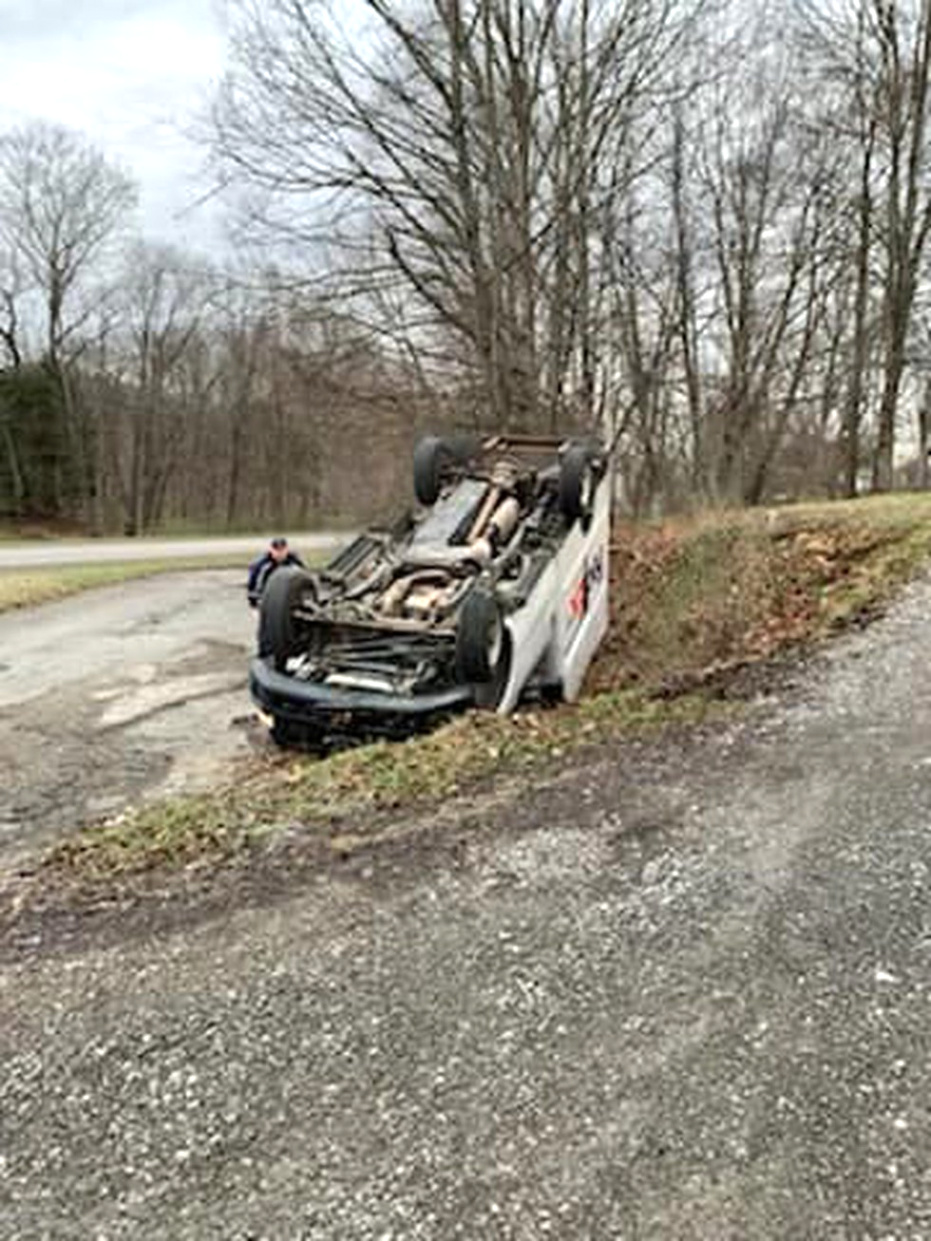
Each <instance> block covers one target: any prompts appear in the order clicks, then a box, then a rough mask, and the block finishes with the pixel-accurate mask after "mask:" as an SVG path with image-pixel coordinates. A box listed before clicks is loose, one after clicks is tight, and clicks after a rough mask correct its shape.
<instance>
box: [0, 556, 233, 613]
mask: <svg viewBox="0 0 931 1241" xmlns="http://www.w3.org/2000/svg"><path fill="white" fill-rule="evenodd" d="M222 568H242V556H241V555H240V556H235V557H234V556H230V555H229V554H225V555H220V556H201V557H195V556H186V557H183V558H179V559H177V560H134V561H121V562H120V563H118V564H87V565H56V566H49V567H48V568H45V567H42V568H38V569H0V612H9V611H11V610H12V609H14V608H26V607H34V606H35V605H36V604H39V603H49V602H51V601H52V600H55V599H64V598H67V596H68V595H74V594H78V593H79V592H80V591H83V590H91V589H93V588H94V587H97V586H112V585H115V584H116V583H118V582H126V581H130V580H131V579H133V578H140V577H152V576H153V575H154V574H156V573H172V572H182V571H184V570H185V569H222Z"/></svg>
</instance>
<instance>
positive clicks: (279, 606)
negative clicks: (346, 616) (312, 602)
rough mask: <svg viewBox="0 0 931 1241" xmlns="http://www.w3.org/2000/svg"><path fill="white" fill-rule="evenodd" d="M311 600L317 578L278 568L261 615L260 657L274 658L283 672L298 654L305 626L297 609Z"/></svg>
mask: <svg viewBox="0 0 931 1241" xmlns="http://www.w3.org/2000/svg"><path fill="white" fill-rule="evenodd" d="M308 597H310V598H311V599H312V598H313V597H314V579H313V577H312V576H311V575H310V574H309V573H308V572H307V571H306V570H305V569H299V568H293V567H285V568H281V569H276V570H275V571H274V573H272V575H271V577H269V579H268V581H267V582H266V584H265V589H264V591H263V592H262V602H261V610H260V612H259V657H260V658H262V659H264V658H266V657H267V656H269V655H270V656H271V658H272V662H273V663H274V665H275V667H276V668H277V669H278V671H279V672H281V671H283V670H284V667H285V665H286V664H287V662H288V660H289V659H290V658H291V656H292V655H294V654H295V653H296V648H297V645H298V642H299V640H300V635H301V626H300V625H299V624H298V623H297V622H296V620H295V617H294V610H295V608H297V607H298V606H299V605H300V603H301V602H302V601H303V600H304V599H307V598H308Z"/></svg>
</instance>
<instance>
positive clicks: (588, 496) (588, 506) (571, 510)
mask: <svg viewBox="0 0 931 1241" xmlns="http://www.w3.org/2000/svg"><path fill="white" fill-rule="evenodd" d="M597 484H598V480H597V478H596V476H595V469H594V465H593V462H592V456H591V452H590V451H589V449H588V448H586V446H585V445H584V444H570V445H569V447H568V448H567V449H566V451H565V453H564V454H563V458H562V461H561V462H560V463H559V507H560V510H561V512H562V515H563V517H565V519H566V521H567V522H568V523H569V524H570V525H571V524H572V523H573V522H574V521H579V522H581V524H582V529H583V530H587V529H588V527H589V526H590V525H591V520H592V512H593V511H594V507H595V488H596V486H597Z"/></svg>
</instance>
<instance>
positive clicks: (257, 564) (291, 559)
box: [246, 552, 304, 608]
mask: <svg viewBox="0 0 931 1241" xmlns="http://www.w3.org/2000/svg"><path fill="white" fill-rule="evenodd" d="M286 564H287V565H295V564H296V565H300V567H301V568H303V567H304V562H303V560H301V558H300V556H298V555H296V554H295V553H294V552H288V554H287V556H285V558H284V559H283V560H276V559H275V558H274V556H273V555H272V554H271V552H265V553H263V555H261V556H259V558H258V559H257V560H253V562H252V564H251V565H249V580H248V581H247V583H246V592H247V593H248V596H249V606H250V607H252V608H256V607H258V605H259V601H260V600H261V598H262V591H263V590H264V589H265V586H266V584H267V582H268V579H269V578H270V577H271V575H272V574H273V573H274V572H275V570H276V569H279V568H281V566H282V565H286Z"/></svg>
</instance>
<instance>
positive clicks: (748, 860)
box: [0, 586, 931, 1241]
mask: <svg viewBox="0 0 931 1241" xmlns="http://www.w3.org/2000/svg"><path fill="white" fill-rule="evenodd" d="M929 616H931V589H929V588H928V587H927V586H921V587H919V588H916V589H914V590H913V591H912V592H911V594H910V595H909V597H908V598H907V600H906V601H905V602H904V603H903V605H902V606H901V607H900V608H898V609H897V610H896V611H895V613H894V614H892V615H891V616H890V617H889V618H888V619H887V620H886V621H885V622H883V623H881V624H879V625H878V626H876V627H875V628H873V629H872V630H870V631H869V632H867V633H865V634H859V635H856V636H853V637H851V638H849V639H846V640H844V641H843V642H842V643H840V644H839V645H838V647H837V648H836V650H835V653H834V654H833V655H832V656H831V657H830V658H829V659H828V660H827V662H826V664H825V665H824V667H822V668H821V670H820V671H818V672H813V673H811V674H810V679H808V680H807V682H806V684H805V685H804V687H803V689H802V690H800V691H795V692H791V693H786V694H785V695H784V696H783V697H782V698H778V697H777V699H776V700H775V701H774V702H772V703H771V704H770V706H769V707H768V708H766V709H762V710H760V711H758V712H757V713H756V714H755V715H754V716H753V717H752V718H751V719H749V720H747V721H745V722H743V723H734V724H732V725H729V726H726V727H722V728H721V729H720V730H712V731H710V732H709V733H707V734H706V735H705V736H704V737H703V738H699V739H698V740H696V741H694V742H693V743H691V744H689V743H678V742H673V741H671V740H667V741H665V742H662V743H651V744H646V743H642V744H641V745H639V746H630V747H627V748H624V749H619V750H618V752H617V753H616V755H614V756H612V757H610V758H609V759H608V760H607V761H605V762H602V763H600V764H599V765H596V766H592V767H588V768H582V769H579V770H568V771H564V772H562V773H557V772H553V773H552V774H551V775H550V776H549V778H548V779H547V780H546V781H543V782H541V783H540V784H539V785H538V786H537V787H536V788H535V789H534V790H533V791H532V793H530V794H525V795H522V796H520V797H518V798H513V797H511V798H510V799H509V798H508V796H507V795H506V793H505V791H504V790H502V791H501V792H500V801H499V804H498V805H497V806H496V805H495V804H494V801H493V799H490V798H486V800H485V801H484V802H483V803H481V804H479V805H477V806H476V807H475V808H473V810H472V811H470V810H469V808H468V807H465V808H464V809H463V815H464V819H463V823H462V825H461V828H460V829H459V831H458V832H457V833H454V840H453V842H452V843H451V844H450V847H449V848H448V849H445V850H444V849H442V848H439V847H436V848H435V849H434V850H433V851H432V852H431V851H430V850H429V849H427V848H426V846H425V845H423V844H422V845H421V847H419V848H415V847H414V845H413V844H409V845H408V846H407V847H406V848H405V847H402V846H401V845H398V844H396V845H395V846H393V847H392V848H391V849H390V850H387V849H386V850H383V851H382V852H380V853H379V852H376V853H375V854H373V855H371V856H370V857H369V858H368V859H360V860H359V861H358V862H356V863H353V864H350V865H347V866H346V867H345V868H344V869H343V870H342V871H337V872H333V873H325V874H320V875H319V876H318V878H316V879H315V880H308V881H306V882H304V883H303V885H302V886H299V887H297V888H293V889H292V891H291V894H290V896H289V897H288V898H287V899H283V900H281V901H279V902H278V903H274V902H272V901H271V900H268V901H265V902H264V903H263V905H262V907H257V906H256V905H254V904H253V905H252V906H249V907H247V906H242V907H241V908H239V909H238V910H237V909H236V908H235V906H234V905H232V904H231V905H230V907H229V909H228V911H227V912H226V913H225V914H224V916H223V917H216V918H214V919H213V921H211V922H209V923H207V924H200V923H198V922H196V921H191V922H188V923H183V922H182V923H181V924H179V925H177V926H176V928H175V929H174V930H173V931H171V930H164V931H163V932H162V933H158V932H157V925H156V924H153V925H152V926H151V928H150V933H149V934H148V935H146V936H143V937H136V938H134V939H133V940H132V941H131V942H129V943H126V944H124V945H122V946H117V947H114V946H112V944H111V946H107V942H106V941H100V942H99V943H97V944H95V942H94V940H93V938H92V937H91V938H89V939H88V940H87V942H86V943H84V945H83V947H80V948H79V947H78V946H77V945H76V944H75V943H72V945H71V949H70V951H69V952H68V954H66V955H57V954H56V952H55V945H54V942H53V941H49V940H41V939H39V940H36V939H33V940H32V941H31V942H23V943H20V944H19V945H18V946H17V944H15V943H14V944H12V945H11V946H10V949H9V950H10V952H11V953H12V955H11V957H10V963H9V964H8V966H7V967H6V972H5V973H4V974H3V975H2V977H0V1234H2V1235H3V1236H4V1237H5V1238H10V1239H12V1238H22V1239H23V1241H25V1239H26V1238H29V1239H32V1238H39V1237H54V1238H75V1239H78V1238H80V1239H81V1241H84V1239H85V1238H90V1237H94V1238H107V1239H108V1241H117V1239H118V1238H140V1239H144V1238H153V1239H154V1238H166V1237H171V1238H174V1239H177V1241H180V1239H182V1238H218V1239H220V1238H223V1239H224V1241H231V1239H233V1238H239V1239H241V1241H245V1239H246V1238H252V1239H258V1238H268V1239H270V1241H271V1239H274V1241H278V1239H284V1238H313V1239H314V1241H330V1239H332V1241H348V1239H350V1238H351V1239H352V1241H368V1239H370V1238H371V1239H373V1241H374V1239H378V1241H388V1239H390V1238H394V1239H396V1241H416V1239H418V1238H424V1239H426V1238H429V1239H431V1241H450V1239H453V1238H468V1239H475V1241H494V1239H502V1241H504V1239H514V1241H537V1239H538V1238H547V1237H552V1238H560V1239H565V1241H576V1239H582V1238H586V1239H594V1238H599V1239H602V1238H603V1239H605V1241H608V1239H611V1241H649V1239H653V1238H656V1239H663V1241H666V1239H668V1241H688V1239H694V1241H728V1239H729V1241H763V1239H768V1238H785V1239H787V1241H803V1239H807V1238H811V1239H812V1241H815V1239H817V1241H823V1239H825V1238H837V1239H838V1241H840V1239H841V1238H843V1239H845V1241H852V1239H863V1241H866V1238H872V1239H874V1241H879V1239H880V1238H897V1239H900V1241H905V1239H906V1238H908V1239H911V1238H915V1239H918V1238H927V1237H931V1107H929V1099H931V1034H929V1015H931V1010H929V1002H931V660H929V658H928V644H929V642H928V639H929V620H928V618H929ZM33 934H34V932H33ZM88 934H89V935H90V932H89V933H88Z"/></svg>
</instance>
